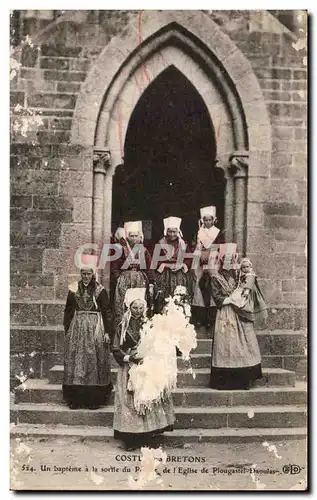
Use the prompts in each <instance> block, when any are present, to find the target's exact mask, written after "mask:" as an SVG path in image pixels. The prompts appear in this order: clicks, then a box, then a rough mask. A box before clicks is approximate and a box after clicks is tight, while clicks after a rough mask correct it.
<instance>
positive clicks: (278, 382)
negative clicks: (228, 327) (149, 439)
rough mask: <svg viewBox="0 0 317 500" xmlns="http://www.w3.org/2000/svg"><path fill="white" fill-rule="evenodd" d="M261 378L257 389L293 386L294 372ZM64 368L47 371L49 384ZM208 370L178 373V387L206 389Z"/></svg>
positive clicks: (268, 371) (271, 372)
mask: <svg viewBox="0 0 317 500" xmlns="http://www.w3.org/2000/svg"><path fill="white" fill-rule="evenodd" d="M262 373H263V378H262V379H260V380H257V381H256V386H257V387H262V386H266V387H276V386H291V387H294V386H295V372H293V371H289V370H283V369H282V368H263V370H262ZM63 374H64V366H63V365H55V366H53V368H51V369H50V370H49V376H48V379H49V383H50V384H61V383H62V382H63ZM112 375H113V383H114V382H115V378H116V375H117V369H113V370H112ZM209 378H210V370H209V369H208V368H198V369H195V370H193V374H191V373H189V372H186V371H185V370H179V371H178V377H177V385H178V387H188V386H190V387H193V386H204V387H206V386H207V387H208V384H209Z"/></svg>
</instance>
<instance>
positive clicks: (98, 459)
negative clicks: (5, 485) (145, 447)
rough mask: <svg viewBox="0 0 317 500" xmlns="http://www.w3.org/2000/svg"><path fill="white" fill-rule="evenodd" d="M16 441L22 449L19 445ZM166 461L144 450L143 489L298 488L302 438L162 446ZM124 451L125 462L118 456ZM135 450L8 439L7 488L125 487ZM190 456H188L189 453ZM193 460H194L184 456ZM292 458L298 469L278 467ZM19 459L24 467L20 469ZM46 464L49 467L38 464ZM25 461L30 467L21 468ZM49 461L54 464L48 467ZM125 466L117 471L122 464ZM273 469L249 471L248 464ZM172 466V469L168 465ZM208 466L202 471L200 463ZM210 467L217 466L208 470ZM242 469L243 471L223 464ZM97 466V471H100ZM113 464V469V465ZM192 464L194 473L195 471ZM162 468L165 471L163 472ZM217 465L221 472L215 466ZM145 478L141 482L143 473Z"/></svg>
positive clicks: (302, 475) (134, 474)
mask: <svg viewBox="0 0 317 500" xmlns="http://www.w3.org/2000/svg"><path fill="white" fill-rule="evenodd" d="M21 447H22V449H21ZM162 451H163V453H164V452H165V453H166V455H167V457H168V461H167V462H166V463H165V465H159V467H158V468H157V478H156V479H154V480H150V478H151V477H153V468H152V463H153V461H152V460H150V459H149V458H151V453H150V454H148V455H149V456H148V457H147V461H146V463H145V464H143V465H145V474H144V473H143V476H142V477H143V481H142V482H141V484H142V485H143V486H142V487H139V488H137V489H147V490H151V489H152V490H160V489H165V490H169V489H170V490H188V489H190V490H220V491H221V490H240V489H241V490H266V491H267V490H304V489H305V487H306V473H307V471H306V468H305V466H306V446H305V441H304V440H300V441H284V442H283V441H275V440H274V441H273V440H271V441H270V442H269V443H267V442H266V441H264V442H263V443H236V444H213V443H210V444H187V445H183V446H182V447H181V448H163V450H162ZM126 456H129V457H130V461H129V462H127V461H126V460H125V459H124V457H126ZM139 457H142V455H141V453H140V451H133V452H126V451H125V450H124V449H122V448H120V447H119V446H118V443H104V442H89V441H87V442H80V441H79V440H75V439H74V438H73V439H72V438H67V439H65V438H59V439H54V440H51V439H49V440H47V439H44V438H42V439H37V440H35V439H30V440H22V441H18V442H17V441H16V439H13V440H12V443H11V489H14V488H15V489H24V488H27V489H28V490H40V489H43V490H50V489H52V490H56V489H64V490H68V489H69V490H81V489H82V490H108V489H122V490H129V489H131V488H132V487H133V481H137V480H138V479H139V478H140V475H141V472H140V471H139V470H137V471H136V470H135V468H136V467H140V465H141V461H140V460H139ZM190 457H193V458H190ZM193 459H194V460H195V461H194V462H193V461H191V462H190V460H193ZM288 464H296V465H298V466H299V467H300V468H301V471H300V472H299V474H290V473H283V472H282V468H283V466H285V465H288ZM23 465H25V467H24V469H25V470H24V471H22V468H23ZM41 465H42V468H43V469H48V468H49V467H50V468H51V471H48V470H46V471H45V470H42V471H40V466H41ZM26 466H28V467H29V469H31V468H32V467H33V469H36V472H35V471H33V472H32V471H31V470H26ZM54 466H56V467H58V468H59V470H56V471H55V472H54ZM125 466H126V467H128V468H129V469H130V471H129V470H127V469H126V470H125V471H123V469H124V467H125ZM62 467H81V468H82V470H81V471H80V472H67V471H65V472H61V468H62ZM93 467H94V469H93ZM251 467H255V468H256V470H261V471H263V470H264V471H265V470H268V469H270V470H277V471H279V472H276V473H274V474H273V473H270V474H268V473H266V474H263V473H261V474H259V473H258V474H256V473H255V474H254V473H252V472H250V471H249V470H248V469H249V468H251ZM174 468H176V469H175V471H174ZM203 468H204V469H205V470H207V471H208V472H204V473H202V472H201V470H202V469H203ZM213 468H217V469H219V471H215V472H213ZM243 468H245V469H246V471H245V473H241V472H235V473H232V474H230V473H229V472H226V471H228V470H236V471H238V470H239V469H240V470H242V469H243ZM102 469H103V471H102ZM117 469H119V471H117ZM195 470H197V471H199V472H200V473H199V474H198V473H195V472H194V471H195ZM164 471H165V472H164ZM220 471H222V472H220ZM146 477H148V478H149V481H148V482H147V481H146V480H145V482H144V478H145V479H146Z"/></svg>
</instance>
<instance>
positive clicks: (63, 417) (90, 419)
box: [10, 403, 307, 429]
mask: <svg viewBox="0 0 317 500" xmlns="http://www.w3.org/2000/svg"><path fill="white" fill-rule="evenodd" d="M174 409H175V416H176V421H175V428H176V429H200V428H202V429H220V428H228V427H229V428H258V427H262V428H273V427H278V428H283V427H285V428H290V427H305V426H306V424H307V414H306V407H305V406H302V405H299V406H293V405H292V406H260V407H257V408H249V407H247V406H235V407H232V408H228V407H224V406H220V407H216V408H211V407H208V408H201V407H197V406H194V407H179V406H175V408H174ZM10 420H11V422H14V423H16V424H46V425H51V424H63V425H87V426H112V422H113V407H110V406H109V407H104V408H100V409H97V410H88V409H87V410H86V409H84V410H80V409H78V410H70V409H69V408H68V407H67V406H66V405H54V404H51V405H48V404H43V403H33V404H32V403H19V404H18V405H16V404H13V405H12V406H11V411H10Z"/></svg>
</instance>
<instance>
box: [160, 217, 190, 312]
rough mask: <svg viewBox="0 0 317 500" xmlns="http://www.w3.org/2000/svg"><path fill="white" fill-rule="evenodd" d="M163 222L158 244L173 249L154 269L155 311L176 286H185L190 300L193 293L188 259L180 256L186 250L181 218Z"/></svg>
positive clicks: (161, 308) (169, 218) (163, 252)
mask: <svg viewBox="0 0 317 500" xmlns="http://www.w3.org/2000/svg"><path fill="white" fill-rule="evenodd" d="M163 222H164V237H163V238H162V239H161V240H160V241H159V245H161V244H164V245H169V246H170V247H171V248H172V249H173V254H172V256H171V257H169V256H168V255H166V259H165V260H164V261H160V263H159V265H158V268H157V270H156V282H155V285H156V297H155V311H156V312H157V313H160V312H162V310H163V308H164V305H165V299H167V298H168V297H170V296H172V295H173V294H174V291H175V289H176V287H177V286H183V287H185V288H186V291H187V293H188V295H189V297H190V300H191V299H192V295H193V278H192V275H191V271H190V270H189V267H190V260H189V259H183V258H182V254H183V253H185V252H186V250H187V245H186V243H185V241H184V240H183V234H182V231H181V229H180V225H181V222H182V219H180V218H179V217H167V218H165V219H164V221H163ZM161 254H167V250H166V249H164V248H162V249H161Z"/></svg>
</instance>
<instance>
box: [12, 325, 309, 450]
mask: <svg viewBox="0 0 317 500" xmlns="http://www.w3.org/2000/svg"><path fill="white" fill-rule="evenodd" d="M293 334H294V335H295V334H296V335H297V336H298V335H300V333H299V332H287V331H286V332H285V331H276V332H267V331H262V332H259V334H258V339H259V344H260V348H261V352H262V356H263V379H262V380H259V381H257V384H256V387H255V388H253V389H251V390H250V391H217V390H213V389H209V388H208V380H209V373H210V368H209V367H210V350H211V340H210V335H209V333H208V331H206V330H205V329H199V330H198V331H197V338H198V345H197V348H196V350H195V352H194V353H193V354H192V363H191V364H192V368H193V374H194V375H192V374H191V373H188V371H187V368H188V364H186V363H184V361H183V360H182V359H181V358H178V384H177V385H178V386H177V389H176V390H175V391H174V392H173V401H174V406H175V413H176V423H175V430H174V431H173V432H172V433H165V435H164V443H165V444H168V445H178V444H183V443H187V442H209V441H210V442H225V441H230V442H233V441H255V440H267V439H274V438H276V439H277V438H278V439H299V438H304V437H305V436H306V423H307V414H306V411H307V408H306V398H307V390H306V383H305V381H304V380H301V379H300V377H299V376H298V374H296V373H295V371H294V370H289V369H285V368H284V366H285V364H287V363H286V362H285V359H287V356H290V354H287V353H290V345H285V344H284V347H283V349H282V350H281V347H280V349H279V348H278V346H282V345H283V343H281V337H282V338H283V339H284V341H285V340H286V338H292V335H293ZM289 336H291V337H289ZM294 338H295V337H294ZM268 339H271V340H270V341H268ZM272 339H273V340H272ZM272 342H273V348H272ZM272 350H273V352H274V354H272ZM282 351H283V352H282ZM285 352H286V354H285ZM292 354H294V352H293V353H292ZM284 358H285V359H284ZM56 359H57V360H58V361H59V362H60V363H61V362H62V354H60V353H59V354H57V353H54V356H53V357H52V361H53V360H54V361H53V363H54V362H55V361H56ZM281 365H282V366H283V367H281ZM112 366H113V368H112V376H113V382H115V380H116V374H117V368H116V363H115V361H114V359H113V358H112ZM62 379H63V365H62V364H54V365H53V366H52V367H51V368H50V369H49V370H48V372H47V373H46V374H45V378H29V379H28V380H27V381H26V382H24V384H22V385H20V386H18V387H17V388H16V389H15V391H14V392H15V395H14V403H13V404H12V405H11V422H12V423H13V424H14V425H12V426H11V433H12V435H14V436H26V435H28V436H30V435H31V436H32V435H33V436H42V437H45V436H46V437H50V436H51V437H57V436H65V437H66V436H73V437H81V438H88V439H96V440H98V439H100V440H109V439H111V438H112V434H113V431H112V420H113V406H112V404H113V398H114V394H112V399H111V401H110V406H108V407H104V408H100V409H98V410H70V409H69V408H68V407H67V406H66V405H65V404H64V403H63V399H62V386H61V384H62Z"/></svg>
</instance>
